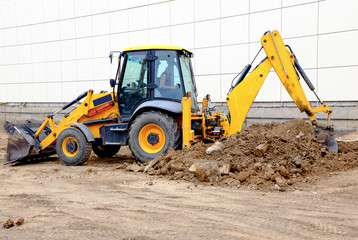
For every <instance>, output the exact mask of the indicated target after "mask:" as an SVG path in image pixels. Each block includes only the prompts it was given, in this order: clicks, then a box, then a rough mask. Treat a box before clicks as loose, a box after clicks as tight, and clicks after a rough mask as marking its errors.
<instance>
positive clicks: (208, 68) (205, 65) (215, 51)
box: [194, 47, 220, 75]
mask: <svg viewBox="0 0 358 240" xmlns="http://www.w3.org/2000/svg"><path fill="white" fill-rule="evenodd" d="M194 54H195V58H194V59H195V70H194V71H195V74H196V75H207V74H219V73H220V48H219V47H216V48H205V49H197V50H196V51H195V53H194Z"/></svg>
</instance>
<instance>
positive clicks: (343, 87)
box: [317, 66, 358, 101]
mask: <svg viewBox="0 0 358 240" xmlns="http://www.w3.org/2000/svg"><path fill="white" fill-rule="evenodd" d="M357 75H358V67H357V66H354V67H344V68H327V69H319V70H318V77H319V80H318V87H317V91H318V95H319V96H320V98H321V99H322V100H331V101H345V100H346V101H357V100H358V95H357V89H358V88H357V77H356V76H357Z"/></svg>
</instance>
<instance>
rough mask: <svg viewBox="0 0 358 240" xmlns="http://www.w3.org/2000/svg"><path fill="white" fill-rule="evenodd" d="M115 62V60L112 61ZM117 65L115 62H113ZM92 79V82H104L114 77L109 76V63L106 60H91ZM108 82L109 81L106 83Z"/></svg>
mask: <svg viewBox="0 0 358 240" xmlns="http://www.w3.org/2000/svg"><path fill="white" fill-rule="evenodd" d="M114 60H115V59H114ZM113 63H115V65H116V63H117V61H113ZM92 68H93V79H94V80H104V79H108V80H109V79H111V78H112V77H114V76H111V73H110V71H109V70H110V61H109V59H108V58H100V59H93V67H92ZM108 82H109V81H108Z"/></svg>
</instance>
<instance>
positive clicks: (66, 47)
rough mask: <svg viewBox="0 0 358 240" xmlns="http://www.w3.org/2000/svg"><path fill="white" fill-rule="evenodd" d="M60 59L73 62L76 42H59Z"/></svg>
mask: <svg viewBox="0 0 358 240" xmlns="http://www.w3.org/2000/svg"><path fill="white" fill-rule="evenodd" d="M60 46H61V59H62V60H73V59H76V52H77V50H76V41H75V40H66V41H61V43H60Z"/></svg>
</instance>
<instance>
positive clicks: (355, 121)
mask: <svg viewBox="0 0 358 240" xmlns="http://www.w3.org/2000/svg"><path fill="white" fill-rule="evenodd" d="M326 104H327V105H328V106H330V107H331V108H332V111H333V113H332V116H331V124H332V126H333V128H334V129H335V130H337V131H341V132H342V131H343V132H344V131H351V130H357V129H358V102H326ZM63 105H64V103H1V104H0V122H1V123H4V122H5V121H9V122H13V123H21V122H25V121H26V120H32V121H38V122H42V121H43V120H44V119H45V118H46V117H47V116H48V115H51V114H52V113H54V112H55V111H56V110H58V109H60V108H61V107H62V106H63ZM311 105H312V107H314V106H316V105H317V103H315V102H313V103H311ZM211 106H212V107H213V108H214V109H215V110H218V111H221V110H224V112H225V113H228V112H229V110H228V107H227V104H226V103H211ZM73 109H74V107H72V108H69V109H66V110H65V111H63V112H60V113H58V114H57V115H55V121H56V122H59V121H60V120H61V119H62V118H63V117H64V115H65V114H66V113H68V112H71V111H72V110H73ZM316 117H317V119H318V123H319V125H323V126H324V125H326V124H327V114H324V113H319V114H317V115H316ZM294 118H302V119H308V118H307V115H306V114H305V113H301V112H300V111H299V110H298V108H297V107H296V105H295V104H294V103H293V102H283V103H277V102H262V103H254V104H253V105H252V107H251V109H250V110H249V112H248V114H247V118H246V120H245V123H244V126H243V127H244V128H245V127H248V126H250V125H251V124H255V123H271V122H274V121H276V122H283V121H287V120H290V119H294Z"/></svg>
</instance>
